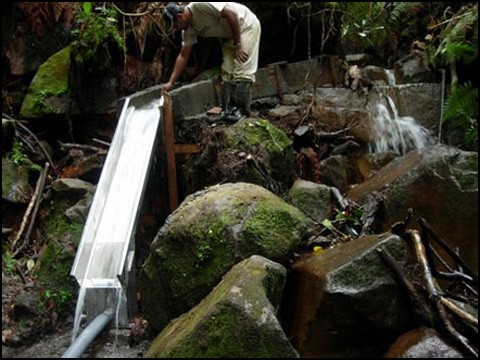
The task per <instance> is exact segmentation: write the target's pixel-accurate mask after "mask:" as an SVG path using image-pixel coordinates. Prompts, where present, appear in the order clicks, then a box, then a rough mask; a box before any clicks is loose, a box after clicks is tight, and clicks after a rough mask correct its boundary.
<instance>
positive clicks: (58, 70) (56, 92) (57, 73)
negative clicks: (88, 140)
mask: <svg viewBox="0 0 480 360" xmlns="http://www.w3.org/2000/svg"><path fill="white" fill-rule="evenodd" d="M69 69H70V47H67V48H65V49H63V50H61V51H59V52H58V53H56V54H55V55H53V56H52V57H50V59H48V60H47V61H46V62H45V63H44V64H43V65H42V66H40V68H39V70H38V72H37V74H36V75H35V77H34V78H33V80H32V83H31V84H30V88H29V89H28V93H27V96H26V97H25V99H24V101H23V103H22V108H21V110H20V114H21V115H22V116H23V117H26V118H36V117H41V116H44V115H48V114H58V113H61V112H63V111H64V109H63V108H62V105H60V102H59V101H58V99H56V98H59V97H62V96H64V95H65V94H67V92H68V74H69Z"/></svg>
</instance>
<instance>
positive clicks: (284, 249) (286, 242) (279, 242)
mask: <svg viewBox="0 0 480 360" xmlns="http://www.w3.org/2000/svg"><path fill="white" fill-rule="evenodd" d="M304 223H305V216H304V215H303V213H302V212H301V211H300V210H298V209H296V208H293V207H291V206H290V205H288V204H287V203H283V202H278V201H277V202H275V204H273V203H268V202H267V203H262V204H261V205H259V206H257V207H256V208H255V211H254V214H253V215H252V216H251V217H250V218H249V219H248V221H247V222H246V223H245V225H244V228H243V232H242V233H243V236H244V237H246V238H248V237H252V238H255V239H256V241H255V242H251V241H244V242H242V244H243V243H245V244H250V245H249V246H256V247H257V249H249V250H245V253H250V254H258V255H262V256H265V257H266V258H269V259H271V260H274V261H279V262H285V261H286V259H285V255H286V254H291V253H292V252H293V250H294V248H295V247H296V246H297V245H298V242H299V241H300V239H301V232H302V229H303V224H304Z"/></svg>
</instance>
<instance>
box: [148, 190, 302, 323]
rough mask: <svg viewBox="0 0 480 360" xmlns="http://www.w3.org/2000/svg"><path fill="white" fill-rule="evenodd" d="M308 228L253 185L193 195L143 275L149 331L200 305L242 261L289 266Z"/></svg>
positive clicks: (172, 219)
mask: <svg viewBox="0 0 480 360" xmlns="http://www.w3.org/2000/svg"><path fill="white" fill-rule="evenodd" d="M305 228H306V219H305V216H304V215H303V214H302V213H301V211H300V210H298V209H297V208H295V207H292V206H291V205H289V204H287V203H286V202H285V201H283V200H282V199H280V198H279V197H277V196H275V195H274V194H273V193H271V192H270V191H268V190H266V189H264V188H262V187H260V186H257V185H254V184H247V183H235V184H224V185H219V186H214V187H210V188H208V189H206V190H204V191H202V192H198V193H196V194H193V195H190V196H189V197H187V199H186V200H185V201H184V202H183V203H182V204H181V206H180V207H179V208H178V209H177V210H176V211H175V212H174V213H172V214H171V215H170V216H169V217H168V219H167V220H166V223H165V225H164V226H163V227H162V228H161V229H160V231H159V233H158V234H157V236H156V238H155V239H154V241H153V243H152V245H151V253H150V256H149V257H148V258H147V260H146V261H145V263H144V265H143V268H142V271H141V275H140V290H141V293H142V299H143V307H144V311H145V314H146V316H147V317H148V318H149V322H150V324H151V326H152V327H153V328H155V329H157V330H160V329H162V328H163V327H164V326H165V325H167V324H168V322H169V321H170V320H171V319H173V318H175V317H177V316H179V315H180V314H182V313H184V312H186V311H188V310H189V309H191V308H192V307H193V306H195V305H196V304H198V302H199V301H200V300H202V298H203V297H204V296H206V295H207V294H208V293H209V292H210V291H211V290H212V289H213V287H214V286H215V285H216V284H217V283H218V282H219V281H220V279H221V277H222V275H224V274H225V273H226V272H227V271H228V270H229V269H230V268H231V267H232V266H233V265H234V264H235V263H237V262H239V261H241V260H242V259H245V258H248V257H250V256H251V255H255V254H256V255H261V256H264V257H266V258H268V259H271V260H273V261H276V262H279V263H287V262H288V260H289V258H290V257H291V256H292V253H293V251H294V249H295V248H296V247H297V246H298V244H299V243H300V241H301V239H302V236H303V234H304V230H305Z"/></svg>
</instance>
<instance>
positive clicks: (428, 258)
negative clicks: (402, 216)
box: [378, 210, 478, 358]
mask: <svg viewBox="0 0 480 360" xmlns="http://www.w3.org/2000/svg"><path fill="white" fill-rule="evenodd" d="M411 215H412V212H411V210H410V211H409V216H408V217H407V220H406V222H405V223H402V222H399V223H396V224H395V225H394V226H393V227H392V232H393V233H395V234H397V235H399V236H401V237H402V238H404V239H405V240H406V241H407V242H409V243H410V244H411V245H412V248H413V251H414V253H415V256H416V259H417V261H418V263H419V265H420V268H421V271H422V276H423V284H424V286H425V291H426V293H427V295H428V302H429V304H430V306H429V307H428V306H425V304H426V302H425V299H424V298H423V297H422V296H421V295H420V293H419V292H418V291H417V290H416V289H415V287H414V286H413V284H412V282H411V281H410V280H408V278H407V276H406V275H405V274H404V272H403V270H402V269H401V267H400V266H399V265H398V263H397V262H396V260H395V259H394V258H393V257H392V256H391V255H390V254H389V253H388V251H387V250H386V249H384V248H379V249H378V252H379V255H380V256H381V257H382V259H383V260H384V261H385V263H386V264H387V265H388V266H389V268H390V269H391V270H392V271H393V272H394V274H395V275H396V278H397V279H398V281H399V282H400V283H401V284H402V285H403V286H404V288H405V289H406V290H407V292H408V294H409V296H410V299H411V300H412V301H413V303H414V304H415V313H416V314H417V315H419V318H420V320H421V321H422V322H423V323H425V324H426V325H427V326H434V327H436V328H437V329H438V330H439V331H440V332H443V333H446V334H448V335H449V336H450V337H451V338H452V340H453V341H455V343H456V344H457V345H458V346H459V347H460V348H461V349H463V351H465V352H466V353H467V354H468V355H469V356H474V357H476V358H478V348H476V346H477V345H476V344H477V338H478V319H476V318H475V317H474V316H472V315H471V314H469V313H468V312H466V311H465V310H464V309H463V308H461V307H460V306H459V305H457V304H456V303H455V302H453V301H451V300H450V299H449V298H451V299H455V300H456V301H458V302H460V303H464V304H473V305H474V306H476V307H477V308H478V290H475V289H474V287H478V276H477V275H476V274H475V273H474V272H473V271H472V270H471V269H470V268H469V266H468V265H467V264H466V263H465V261H463V259H462V258H461V256H460V255H458V254H457V253H455V252H454V251H453V250H452V249H451V248H450V247H449V246H448V245H447V243H446V242H445V241H444V240H443V239H441V238H440V236H439V235H438V234H436V233H435V231H433V229H432V228H431V227H430V225H428V223H427V222H426V221H425V219H423V218H420V219H419V223H420V227H421V229H422V230H421V231H422V236H421V235H420V233H419V232H418V231H417V230H411V229H407V226H406V224H407V222H408V221H410V219H411ZM429 238H431V239H433V240H434V241H435V242H436V243H437V244H439V245H440V246H441V247H442V248H443V249H444V250H445V251H446V253H447V254H448V255H449V256H450V258H451V260H453V261H455V263H456V264H457V265H459V266H460V267H461V268H462V269H463V270H464V271H465V273H463V272H460V271H458V270H454V269H452V267H451V266H449V265H448V264H447V261H445V260H444V259H442V257H441V256H440V255H439V254H438V253H437V252H436V251H435V250H434V249H433V246H432V245H431V244H430V243H429V242H428V239H429ZM435 259H436V260H438V261H439V263H440V265H441V266H443V267H444V268H445V269H446V270H447V271H439V270H438V269H437V268H436V266H435V263H434V260H435ZM436 278H438V279H442V280H447V281H453V282H454V283H455V285H456V286H459V287H461V290H462V294H459V295H457V294H451V293H449V292H446V291H443V290H442V289H441V287H440V286H439V284H438V283H437V282H436ZM465 293H468V294H469V295H467V296H465V295H464V294H465ZM472 297H475V299H472Z"/></svg>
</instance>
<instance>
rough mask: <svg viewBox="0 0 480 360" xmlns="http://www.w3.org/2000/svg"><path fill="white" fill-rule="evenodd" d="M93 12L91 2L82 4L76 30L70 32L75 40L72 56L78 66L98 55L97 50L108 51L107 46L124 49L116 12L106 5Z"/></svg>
mask: <svg viewBox="0 0 480 360" xmlns="http://www.w3.org/2000/svg"><path fill="white" fill-rule="evenodd" d="M105 4H106V3H105ZM94 10H95V11H92V3H91V2H84V3H83V6H82V11H80V12H79V14H78V15H77V19H76V23H77V27H78V28H77V29H76V30H73V31H72V36H73V37H74V39H75V40H74V42H73V48H72V54H73V56H74V59H75V61H76V62H77V63H78V64H84V63H86V62H88V61H90V60H92V59H93V58H94V57H96V56H97V55H98V51H99V49H101V48H104V49H106V50H108V46H109V45H114V46H116V47H117V48H119V49H124V48H125V47H124V41H123V37H122V35H121V34H120V32H119V30H118V28H117V22H118V21H117V19H116V16H117V12H116V10H115V9H111V8H108V7H107V6H106V5H104V6H101V7H96V8H95V9H94ZM105 47H107V48H105ZM107 53H108V51H107ZM105 65H107V64H105Z"/></svg>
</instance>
